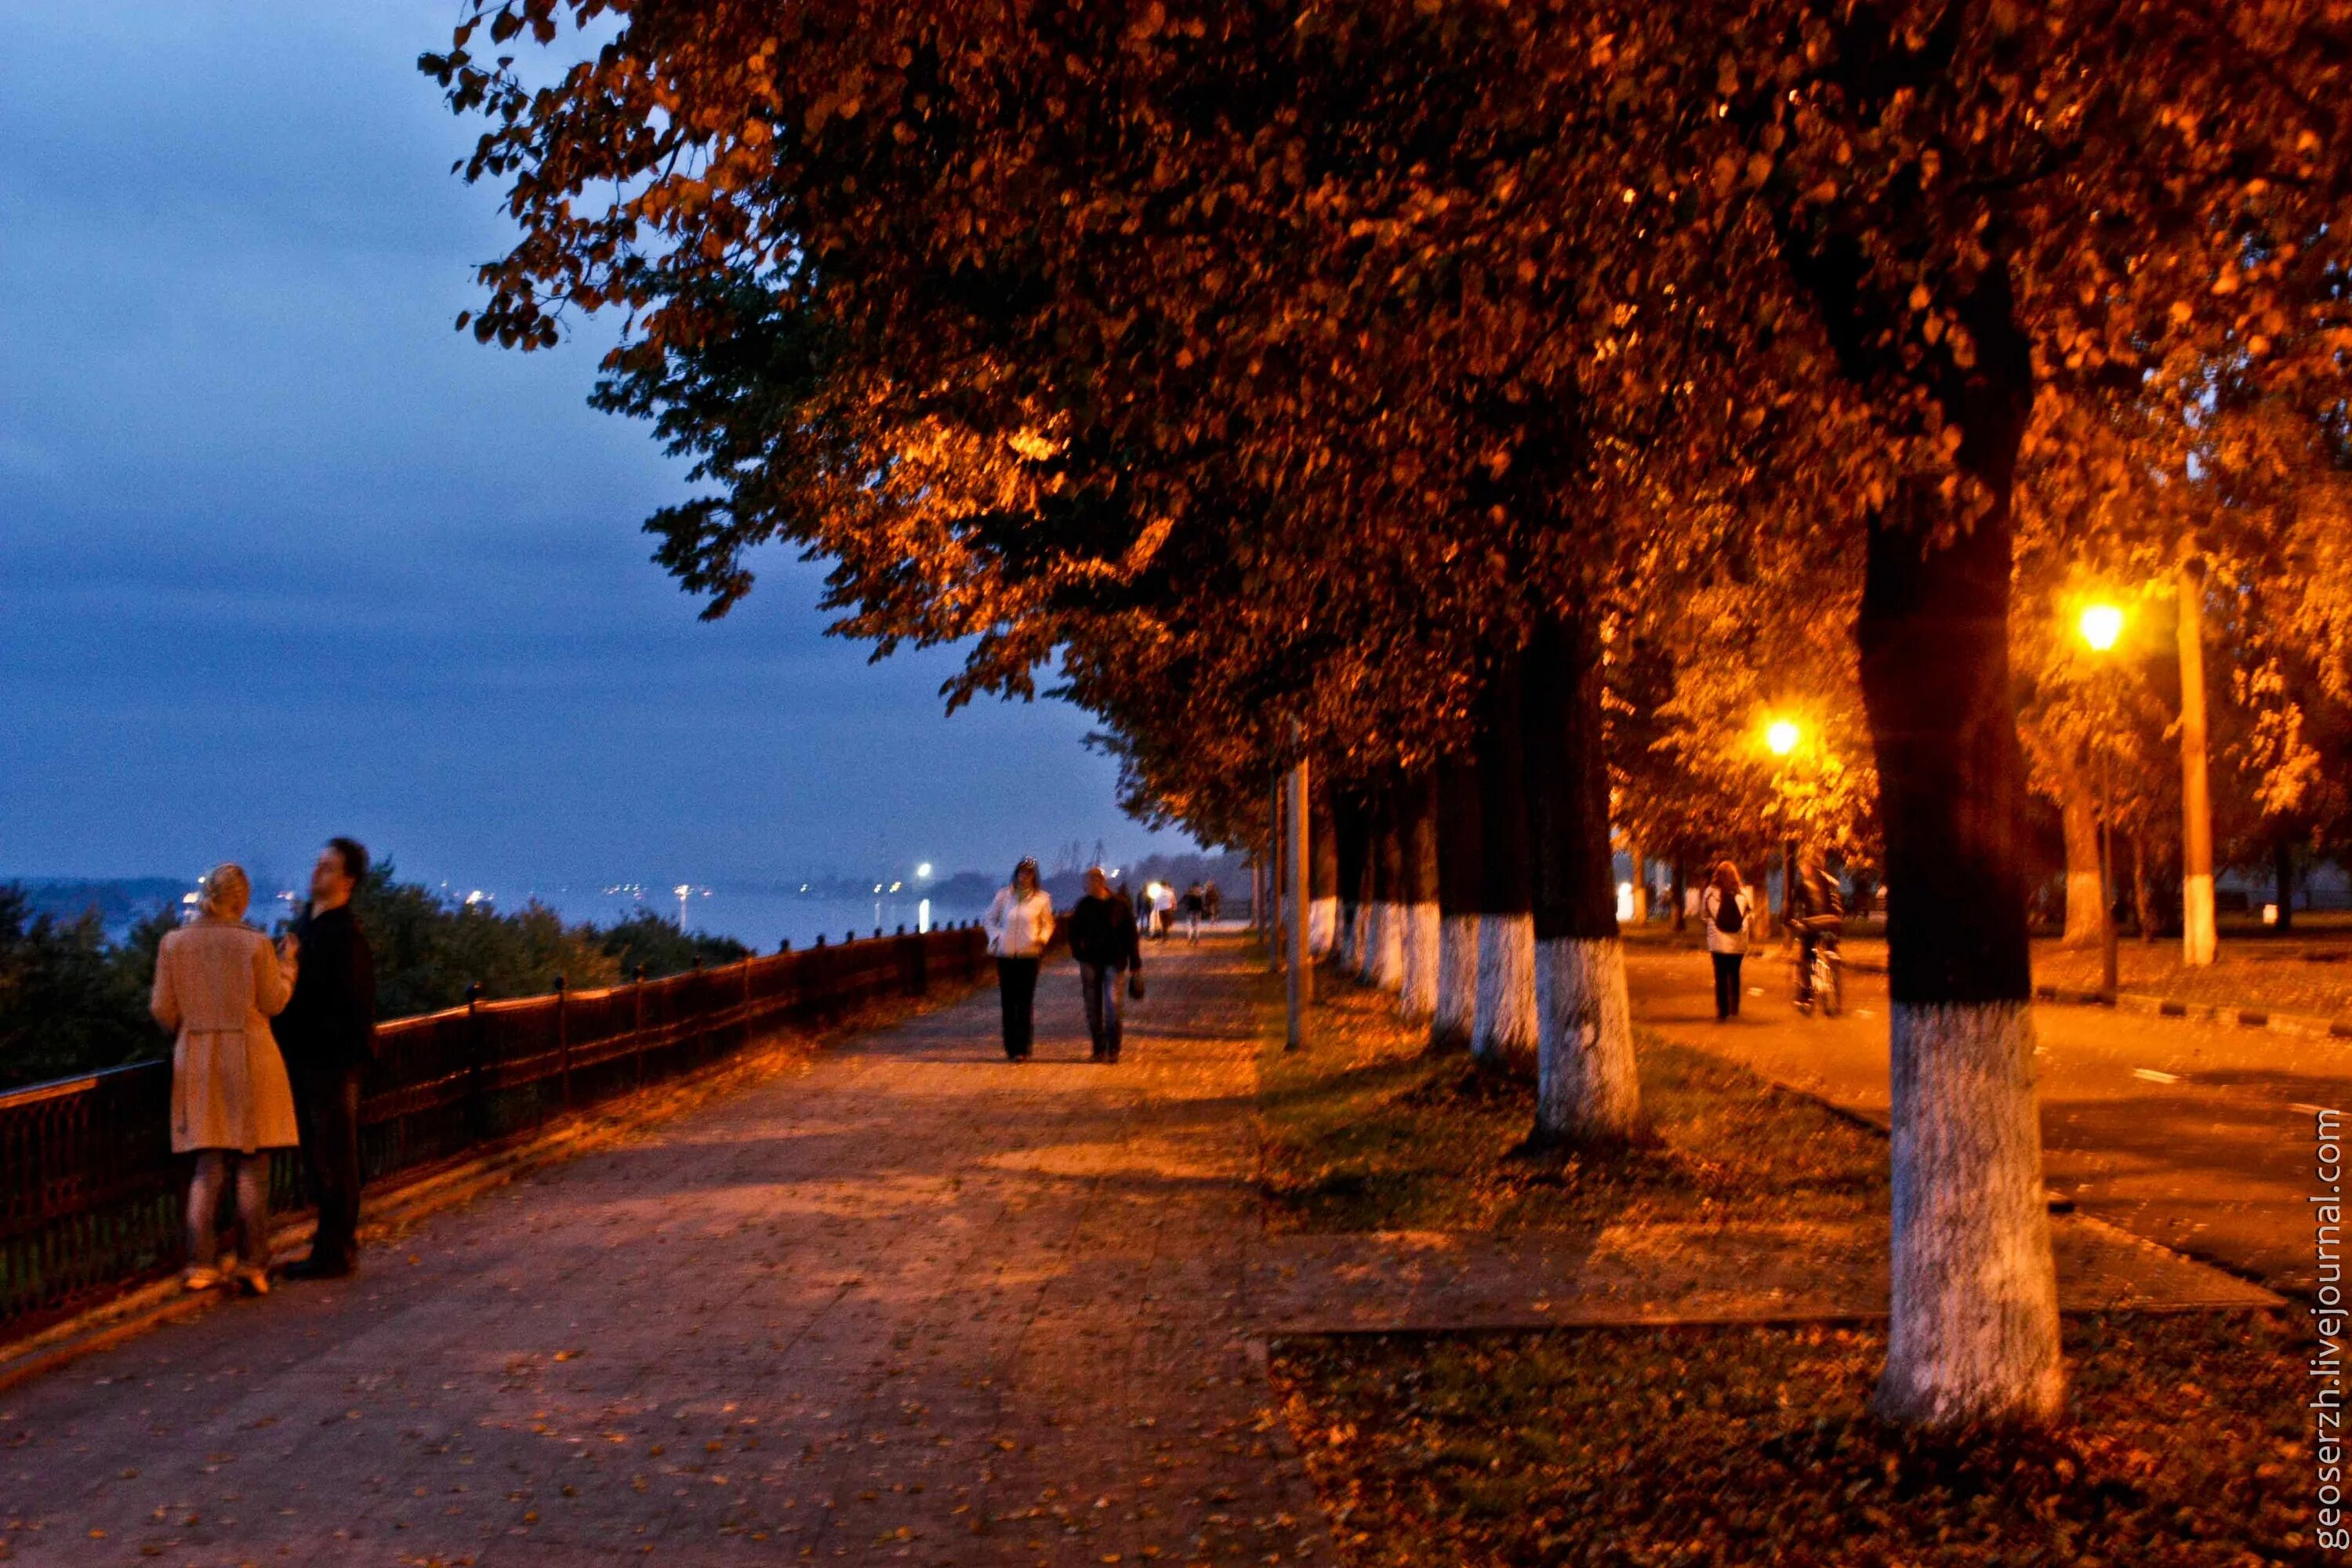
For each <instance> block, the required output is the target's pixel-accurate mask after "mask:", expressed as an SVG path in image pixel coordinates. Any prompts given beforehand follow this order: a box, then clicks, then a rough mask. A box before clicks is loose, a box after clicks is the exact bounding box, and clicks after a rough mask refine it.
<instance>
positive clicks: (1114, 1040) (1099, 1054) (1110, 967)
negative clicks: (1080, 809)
mask: <svg viewBox="0 0 2352 1568" xmlns="http://www.w3.org/2000/svg"><path fill="white" fill-rule="evenodd" d="M1070 956H1071V957H1072V958H1075V959H1076V960H1077V961H1078V985H1079V988H1080V989H1081V991H1082V992H1083V993H1084V994H1085V996H1086V1003H1087V1034H1088V1035H1089V1036H1091V1037H1093V1039H1094V1047H1095V1049H1094V1059H1095V1060H1097V1061H1098V1062H1115V1061H1117V1060H1118V1047H1119V1039H1120V1036H1121V1033H1122V1031H1121V1028H1120V1026H1119V1016H1118V1015H1119V994H1118V993H1119V987H1120V986H1121V984H1131V985H1134V986H1135V987H1136V988H1137V989H1138V991H1140V990H1141V987H1142V984H1143V944H1142V942H1140V941H1139V939H1138V934H1137V931H1136V929H1135V906H1134V905H1132V904H1130V903H1129V902H1128V901H1127V895H1126V894H1125V893H1121V892H1118V891H1116V890H1115V889H1112V887H1111V885H1110V879H1109V878H1108V877H1107V876H1105V875H1104V874H1103V868H1101V867H1099V866H1097V867H1095V868H1092V869H1090V870H1089V871H1087V896H1086V897H1085V898H1083V899H1080V900H1078V906H1077V908H1076V909H1074V910H1071V911H1070Z"/></svg>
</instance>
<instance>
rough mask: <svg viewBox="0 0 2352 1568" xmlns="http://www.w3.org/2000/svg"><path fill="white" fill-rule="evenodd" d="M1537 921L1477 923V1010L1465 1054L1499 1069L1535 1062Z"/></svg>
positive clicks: (1515, 918)
mask: <svg viewBox="0 0 2352 1568" xmlns="http://www.w3.org/2000/svg"><path fill="white" fill-rule="evenodd" d="M1540 1032H1541V1031H1540V1030H1539V1029H1538V1027H1537V1025H1536V921H1535V917H1534V916H1533V915H1523V914H1522V915H1481V916H1479V917H1478V1005H1477V1024H1476V1032H1475V1034H1473V1035H1472V1037H1471V1040H1470V1054H1471V1056H1472V1057H1474V1058H1476V1059H1477V1060H1478V1061H1479V1062H1481V1063H1482V1064H1485V1065H1486V1066H1489V1067H1496V1068H1504V1067H1515V1066H1524V1065H1527V1064H1531V1063H1533V1062H1534V1060H1535V1059H1536V1040H1537V1037H1538V1035H1539V1034H1540Z"/></svg>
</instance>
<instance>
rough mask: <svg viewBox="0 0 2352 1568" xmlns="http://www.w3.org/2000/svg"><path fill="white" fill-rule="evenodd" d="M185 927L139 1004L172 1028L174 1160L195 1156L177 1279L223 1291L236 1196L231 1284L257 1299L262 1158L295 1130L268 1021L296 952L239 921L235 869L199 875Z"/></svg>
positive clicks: (288, 990)
mask: <svg viewBox="0 0 2352 1568" xmlns="http://www.w3.org/2000/svg"><path fill="white" fill-rule="evenodd" d="M198 897H199V903H198V912H197V915H196V918H195V920H194V922H193V923H191V924H189V925H186V926H184V927H182V928H181V929H179V930H178V931H169V932H166V933H165V934H164V937H163V946H162V947H161V948H159V949H158V950H157V951H156V953H155V989H154V994H153V995H152V997H151V998H150V1000H149V1003H148V1005H149V1007H150V1009H151V1010H152V1012H153V1013H154V1015H155V1021H156V1022H157V1023H159V1024H161V1025H163V1026H164V1027H165V1028H167V1029H171V1030H173V1031H174V1032H175V1033H176V1034H177V1035H178V1039H177V1040H176V1041H175V1042H174V1044H173V1047H172V1152H173V1153H175V1154H189V1153H193V1154H194V1155H195V1157H196V1169H195V1175H194V1179H193V1180H192V1181H190V1182H189V1184H188V1206H187V1215H186V1219H187V1241H188V1266H187V1271H186V1272H185V1273H184V1274H183V1275H182V1276H181V1283H182V1284H183V1285H184V1286H185V1287H186V1288H187V1289H191V1290H209V1289H213V1288H214V1287H215V1286H216V1285H218V1284H220V1283H221V1278H222V1276H221V1272H220V1268H219V1267H218V1264H219V1261H220V1260H219V1258H218V1249H219V1233H220V1223H219V1216H220V1202H221V1198H222V1196H223V1194H225V1193H226V1192H227V1191H228V1190H229V1189H230V1188H231V1187H232V1186H234V1187H235V1189H236V1219H237V1229H238V1232H239V1239H238V1242H237V1257H236V1267H235V1268H234V1269H233V1271H232V1275H231V1277H232V1278H233V1279H235V1280H236V1283H237V1284H239V1285H241V1286H243V1287H244V1288H245V1289H246V1290H247V1291H248V1292H250V1293H251V1294H253V1295H256V1296H261V1295H267V1294H268V1290H269V1152H270V1151H271V1150H272V1149H290V1148H292V1147H293V1146H294V1144H295V1142H296V1141H297V1137H298V1132H297V1129H296V1126H295V1121H294V1096H293V1093H292V1091H291V1090H290V1089H289V1088H288V1086H287V1081H286V1064H285V1062H284V1061H283V1060H281V1059H280V1058H279V1057H278V1041H277V1040H276V1039H275V1038H274V1037H272V1036H271V1035H270V1032H269V1020H270V1019H271V1018H272V1017H273V1016H276V1015H277V1014H278V1012H279V1011H281V1010H282V1009H283V1008H284V1007H285V1005H286V1001H287V998H288V997H289V996H290V995H292V994H293V991H294V976H295V964H296V958H297V953H298V952H299V943H298V942H292V941H289V942H288V943H287V944H286V947H285V950H284V951H283V952H272V951H271V950H270V946H269V939H268V937H266V936H264V935H262V934H261V932H259V931H255V930H253V929H252V928H251V927H250V926H247V924H246V923H245V908H246V905H247V903H248V902H249V901H250V900H251V899H252V897H253V884H252V883H251V881H250V880H248V879H247V877H246V874H245V870H244V868H242V867H239V866H235V865H220V866H215V867H214V868H213V869H212V871H211V873H210V874H209V875H207V876H206V877H205V880H204V887H203V890H202V891H201V893H200V894H199V895H198Z"/></svg>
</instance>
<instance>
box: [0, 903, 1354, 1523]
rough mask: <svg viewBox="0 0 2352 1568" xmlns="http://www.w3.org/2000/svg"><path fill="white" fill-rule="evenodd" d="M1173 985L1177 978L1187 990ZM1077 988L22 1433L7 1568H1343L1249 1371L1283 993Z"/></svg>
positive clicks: (39, 1411)
mask: <svg viewBox="0 0 2352 1568" xmlns="http://www.w3.org/2000/svg"><path fill="white" fill-rule="evenodd" d="M1170 958H1174V959H1177V962H1173V963H1171V962H1166V961H1165V960H1166V959H1170ZM1152 959H1153V962H1154V972H1153V973H1152V975H1151V979H1152V982H1153V985H1152V993H1151V996H1150V1001H1149V1002H1147V1003H1146V1004H1144V1005H1142V1006H1141V1007H1139V1009H1138V1010H1137V1016H1136V1017H1135V1019H1134V1020H1133V1027H1132V1028H1131V1030H1130V1033H1129V1047H1128V1050H1127V1057H1126V1060H1125V1061H1124V1062H1123V1063H1122V1064H1121V1065H1119V1066H1118V1067H1116V1068H1106V1067H1097V1066H1094V1065H1092V1064H1089V1063H1088V1062H1087V1061H1086V1060H1085V1059H1084V1058H1085V1054H1086V1051H1085V1036H1084V1029H1083V1025H1082V1022H1081V1019H1080V1016H1079V1012H1078V1005H1077V996H1076V984H1075V981H1074V978H1073V976H1072V973H1071V972H1070V971H1069V969H1068V967H1067V966H1066V965H1062V966H1058V967H1056V968H1055V969H1054V970H1051V971H1049V972H1048V973H1047V975H1046V977H1045V984H1044V985H1043V987H1042V989H1041V993H1040V1006H1039V1024H1040V1042H1039V1054H1038V1059H1037V1060H1035V1061H1034V1062H1031V1063H1028V1064H1025V1065H1023V1066H1017V1067H1016V1066H1013V1065H1011V1064H1008V1063H1006V1062H1005V1061H1004V1060H1003V1058H1002V1057H1001V1055H1000V1054H999V1053H998V1051H997V1048H996V1045H995V1039H994V1009H995V1005H996V998H995V995H994V993H993V991H992V990H988V991H983V992H982V994H979V995H977V996H975V997H973V998H972V999H971V1001H969V1002H967V1003H966V1004H964V1005H961V1006H958V1007H955V1008H952V1009H950V1010H947V1011H944V1012H941V1013H938V1014H935V1015H932V1016H929V1017H926V1018H922V1019H918V1020H916V1021H914V1022H912V1023H909V1024H908V1025H906V1026H901V1027H899V1028H897V1029H893V1030H890V1031H887V1032H885V1033H881V1034H877V1035H875V1036H872V1037H866V1038H864V1039H861V1040H858V1041H856V1042H853V1043H852V1044H850V1045H848V1046H846V1047H841V1048H838V1049H836V1050H835V1051H833V1052H831V1053H829V1054H827V1055H826V1056H824V1057H823V1058H819V1059H818V1060H816V1061H815V1062H814V1063H813V1064H811V1065H810V1066H809V1067H808V1068H806V1069H805V1070H803V1071H801V1072H797V1073H793V1074H788V1075H786V1076H784V1077H782V1078H779V1079H771V1080H769V1081H767V1082H766V1083H764V1084H762V1085H761V1086H759V1087H758V1088H756V1089H751V1090H750V1091H748V1092H746V1093H744V1094H742V1095H740V1096H737V1097H734V1098H731V1099H729V1100H724V1101H722V1102H719V1103H716V1104H713V1105H710V1106H708V1107H706V1108H704V1109H702V1110H698V1111H695V1112H693V1113H691V1114H688V1115H687V1116H685V1117H682V1118H680V1119H679V1120H678V1121H675V1122H672V1123H669V1124H667V1125H665V1126H663V1127H662V1128H660V1129H658V1130H657V1131H655V1132H654V1133H652V1134H650V1135H648V1136H647V1137H646V1138H645V1139H643V1140H642V1141H640V1142H635V1143H634V1144H632V1145H630V1146H627V1147H625V1148H621V1149H615V1150H611V1151H607V1152H602V1153H598V1154H594V1155H591V1156H589V1157H587V1158H583V1159H582V1160H580V1161H578V1162H577V1163H572V1164H570V1165H566V1166H563V1167H561V1168H558V1169H555V1170H552V1171H550V1172H547V1173H542V1174H541V1175H540V1176H538V1177H536V1178H534V1179H531V1180H530V1181H527V1182H524V1183H521V1184H517V1185H516V1186H514V1187H511V1188H509V1189H506V1190H504V1191H501V1192H499V1193H497V1194H493V1195H491V1196H489V1197H488V1198H485V1199H483V1200H481V1201H480V1202H479V1203H478V1204H477V1205H474V1206H473V1207H472V1208H471V1209H469V1210H467V1211H465V1212H462V1213H459V1214H455V1215H446V1216H444V1217H442V1218H440V1219H437V1220H435V1221H432V1222H430V1223H429V1224H428V1225H427V1226H425V1228H424V1229H422V1230H421V1231H419V1232H418V1233H417V1234H415V1236H413V1237H410V1238H409V1239H408V1241H407V1242H406V1243H404V1244H402V1245H399V1246H397V1247H392V1248H376V1249H374V1250H373V1251H371V1252H370V1253H369V1255H368V1256H367V1257H366V1258H365V1268H364V1272H363V1273H362V1276H361V1277H360V1278H359V1279H357V1280H356V1281H353V1282H351V1283H349V1284H339V1285H326V1286H320V1285H312V1286H296V1287H287V1288H284V1289H281V1290H280V1291H279V1292H278V1293H277V1294H275V1295H273V1296H272V1297H270V1298H269V1299H268V1300H265V1301H259V1302H245V1303H239V1304H236V1305H235V1306H234V1307H230V1308H226V1309H224V1310H219V1311H215V1312H213V1313H211V1314H209V1315H207V1316H205V1317H204V1318H202V1319H199V1320H196V1321H192V1322H188V1323H184V1324H181V1325H177V1326H173V1327H168V1328H165V1329H163V1330H161V1331H157V1332H156V1333H154V1334H152V1335H151V1336H149V1337H147V1338H145V1339H142V1340H140V1341H137V1342H132V1343H131V1344H128V1345H125V1346H123V1347H121V1348H119V1349H117V1350H114V1351H111V1352H107V1353H104V1354H101V1355H98V1356H95V1357H92V1358H90V1359H89V1360H86V1361H82V1362H79V1363H75V1364H74V1365H73V1366H71V1367H70V1368H68V1369H67V1370H66V1371H65V1372H63V1373H59V1374H58V1375H55V1376H53V1377H50V1378H48V1379H46V1380H44V1381H41V1382H38V1383H36V1384H31V1385H28V1386H26V1387H23V1388H19V1389H16V1390H13V1391H10V1392H9V1393H6V1394H0V1442H5V1445H6V1447H5V1451H0V1557H7V1558H11V1559H13V1560H16V1561H23V1562H40V1563H74V1564H77V1565H79V1564H102V1563H146V1562H163V1563H173V1564H179V1563H201V1564H214V1563H222V1564H229V1563H262V1564H275V1563H320V1564H329V1563H332V1564H338V1565H341V1564H366V1563H436V1562H437V1563H449V1564H457V1563H475V1564H490V1563H531V1564H561V1563H625V1562H640V1561H652V1562H656V1563H731V1562H735V1561H739V1560H740V1561H744V1562H754V1561H756V1562H760V1563H774V1562H777V1561H779V1560H782V1561H803V1560H804V1561H815V1562H837V1561H848V1562H879V1563H898V1562H908V1563H940V1564H947V1563H953V1564H959V1565H962V1564H992V1563H1050V1564H1055V1565H1059V1564H1064V1563H1150V1562H1166V1563H1242V1562H1248V1563H1269V1562H1280V1563H1293V1562H1318V1561H1323V1560H1325V1558H1326V1555H1327V1553H1328V1535H1327V1534H1326V1532H1325V1529H1324V1526H1323V1524H1322V1522H1321V1520H1320V1516H1319V1515H1318V1512H1317V1510H1316V1509H1315V1505H1314V1502H1313V1497H1312V1493H1311V1491H1310V1490H1309V1489H1308V1487H1307V1482H1306V1479H1305V1477H1304V1474H1303V1472H1302V1471H1301V1470H1300V1468H1299V1467H1298V1465H1297V1460H1296V1458H1295V1456H1294V1455H1293V1453H1292V1452H1291V1450H1290V1447H1289V1444H1288V1441H1287V1437H1286V1434H1285V1433H1284V1432H1283V1429H1282V1427H1281V1426H1280V1423H1279V1422H1278V1421H1277V1420H1276V1418H1275V1416H1274V1415H1273V1413H1272V1411H1271V1410H1270V1408H1269V1406H1268V1404H1267V1394H1266V1390H1265V1382H1264V1378H1263V1373H1262V1369H1261V1367H1260V1365H1259V1364H1258V1359H1259V1358H1258V1356H1257V1355H1256V1354H1254V1352H1253V1350H1252V1347H1251V1345H1250V1343H1249V1342H1248V1340H1247V1339H1246V1337H1245V1333H1246V1324H1245V1321H1244V1316H1245V1305H1246V1303H1245V1300H1244V1296H1245V1290H1246V1280H1247V1279H1248V1275H1249V1268H1250V1258H1251V1253H1252V1249H1253V1247H1255V1246H1256V1245H1257V1236H1258V1226H1257V1209H1256V1203H1255V1196H1254V1194H1253V1193H1252V1191H1251V1188H1250V1185H1249V1181H1250V1176H1251V1168H1252V1162H1253V1159H1254V1143H1253V1137H1254V1134H1253V1132H1252V1127H1251V1121H1250V1117H1249V1114H1248V1111H1249V1106H1250V1100H1251V1097H1252V1095H1253V1093H1254V1091H1255V1067H1254V1065H1253V1054H1254V1046H1255V1027H1256V1023H1257V1005H1258V1004H1257V1003H1256V1002H1255V1000H1254V998H1255V995H1256V994H1257V990H1258V983H1257V982H1256V981H1255V980H1254V979H1253V977H1252V975H1251V973H1250V971H1249V969H1248V968H1247V967H1246V963H1247V961H1246V960H1245V958H1244V952H1243V949H1242V946H1241V944H1240V941H1239V940H1238V939H1230V938H1229V939H1223V940H1220V941H1216V942H1210V943H1207V944H1204V945H1203V947H1202V948H1201V949H1199V950H1197V952H1192V953H1182V954H1181V956H1180V954H1179V946H1178V944H1174V943H1171V944H1166V947H1165V948H1164V949H1156V950H1155V951H1154V952H1153V954H1152Z"/></svg>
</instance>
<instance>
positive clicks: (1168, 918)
mask: <svg viewBox="0 0 2352 1568" xmlns="http://www.w3.org/2000/svg"><path fill="white" fill-rule="evenodd" d="M1175 923H1176V889H1175V886H1174V884H1172V883H1169V882H1162V883H1160V885H1159V891H1158V892H1156V893H1154V894H1153V895H1152V897H1151V931H1152V934H1153V935H1154V936H1157V937H1159V938H1160V940H1162V941H1163V942H1164V941H1166V940H1167V937H1168V931H1169V928H1171V926H1173V925H1174V924H1175Z"/></svg>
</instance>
